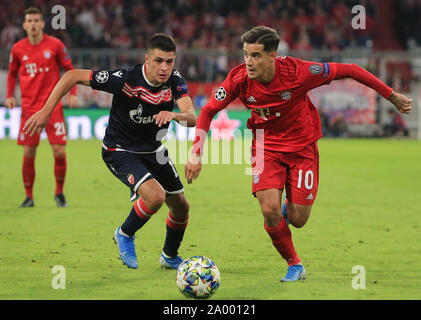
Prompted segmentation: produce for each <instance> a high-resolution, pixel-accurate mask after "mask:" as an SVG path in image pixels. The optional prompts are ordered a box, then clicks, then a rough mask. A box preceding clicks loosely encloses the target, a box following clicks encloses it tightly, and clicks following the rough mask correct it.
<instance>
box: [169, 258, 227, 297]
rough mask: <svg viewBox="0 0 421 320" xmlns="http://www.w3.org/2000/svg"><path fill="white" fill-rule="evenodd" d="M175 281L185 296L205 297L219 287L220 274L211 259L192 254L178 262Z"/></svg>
mask: <svg viewBox="0 0 421 320" xmlns="http://www.w3.org/2000/svg"><path fill="white" fill-rule="evenodd" d="M176 282H177V286H178V288H179V289H180V292H181V293H182V294H183V295H185V296H186V297H188V298H194V299H207V298H209V297H210V296H212V295H213V294H214V293H215V291H216V290H217V289H218V288H219V285H220V282H221V274H220V272H219V269H218V267H217V266H216V264H215V262H213V261H212V260H211V259H209V258H207V257H203V256H194V257H190V258H189V259H186V260H184V261H183V262H182V263H181V264H180V266H179V267H178V270H177V281H176Z"/></svg>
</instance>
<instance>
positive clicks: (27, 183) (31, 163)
mask: <svg viewBox="0 0 421 320" xmlns="http://www.w3.org/2000/svg"><path fill="white" fill-rule="evenodd" d="M22 178H23V185H24V187H25V193H26V196H27V197H29V198H31V199H33V195H32V189H33V187H34V181H35V158H28V157H23V164H22Z"/></svg>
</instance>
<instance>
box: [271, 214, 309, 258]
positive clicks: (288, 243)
mask: <svg viewBox="0 0 421 320" xmlns="http://www.w3.org/2000/svg"><path fill="white" fill-rule="evenodd" d="M264 226H265V229H266V232H267V233H268V234H269V236H270V238H271V239H272V243H273V246H274V247H275V248H276V250H278V252H279V254H280V255H281V256H282V258H284V259H285V261H286V262H287V263H288V265H289V266H292V265H294V264H298V263H300V262H301V260H300V259H299V258H298V255H297V253H296V252H295V249H294V244H293V243H292V234H291V230H290V229H289V227H288V225H287V223H286V221H285V219H284V218H282V220H281V222H280V223H279V225H277V226H276V227H268V226H267V225H266V224H265V225H264Z"/></svg>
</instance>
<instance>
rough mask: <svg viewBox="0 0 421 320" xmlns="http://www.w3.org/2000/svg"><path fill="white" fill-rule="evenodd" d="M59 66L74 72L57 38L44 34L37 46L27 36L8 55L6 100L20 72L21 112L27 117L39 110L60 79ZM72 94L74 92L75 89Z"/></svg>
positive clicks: (11, 94) (11, 92) (10, 94)
mask: <svg viewBox="0 0 421 320" xmlns="http://www.w3.org/2000/svg"><path fill="white" fill-rule="evenodd" d="M60 66H61V67H63V69H64V70H66V71H68V70H72V69H74V68H73V65H72V62H71V60H70V57H69V55H68V53H67V51H66V48H65V46H64V45H63V43H62V42H61V41H60V40H59V39H57V38H55V37H52V36H49V35H46V34H43V38H42V40H41V42H40V43H39V44H37V45H31V44H30V43H29V40H28V38H27V37H26V38H24V39H22V40H20V41H18V42H17V43H15V44H14V45H13V47H12V51H11V54H10V61H9V74H8V79H7V97H11V96H13V92H14V90H15V86H16V77H17V74H18V73H19V83H20V89H21V97H22V112H23V113H26V114H28V113H29V114H30V113H34V112H36V111H38V110H40V109H41V108H42V107H43V106H44V104H45V102H46V101H47V99H48V97H49V95H50V93H51V91H52V90H53V89H54V86H55V85H56V83H57V82H58V80H59V79H60ZM71 93H73V94H74V93H75V87H73V89H72V91H71ZM60 106H61V103H59V105H58V107H60Z"/></svg>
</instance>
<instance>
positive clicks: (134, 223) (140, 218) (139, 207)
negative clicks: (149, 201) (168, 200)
mask: <svg viewBox="0 0 421 320" xmlns="http://www.w3.org/2000/svg"><path fill="white" fill-rule="evenodd" d="M155 213H156V212H153V211H151V210H149V209H148V207H146V205H145V204H144V203H143V199H142V198H140V199H138V200H137V201H136V202H135V203H134V205H133V208H132V210H131V211H130V213H129V216H128V217H127V219H126V221H124V223H123V224H122V226H121V230H122V231H123V232H124V233H125V234H127V235H128V236H130V237H133V236H134V234H135V233H136V231H137V230H139V229H140V228H142V227H143V225H144V224H145V223H146V222H148V220H149V219H150V218H151V217H152V216H153V215H154V214H155Z"/></svg>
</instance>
